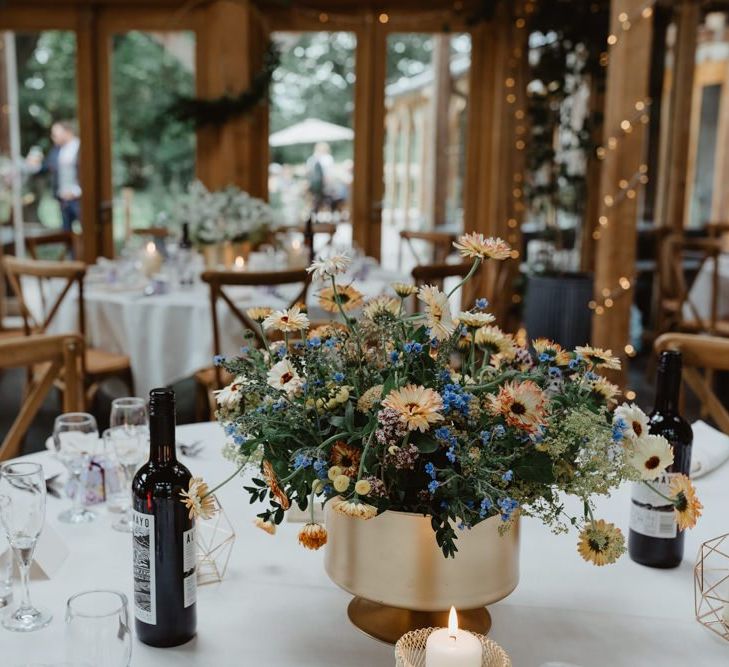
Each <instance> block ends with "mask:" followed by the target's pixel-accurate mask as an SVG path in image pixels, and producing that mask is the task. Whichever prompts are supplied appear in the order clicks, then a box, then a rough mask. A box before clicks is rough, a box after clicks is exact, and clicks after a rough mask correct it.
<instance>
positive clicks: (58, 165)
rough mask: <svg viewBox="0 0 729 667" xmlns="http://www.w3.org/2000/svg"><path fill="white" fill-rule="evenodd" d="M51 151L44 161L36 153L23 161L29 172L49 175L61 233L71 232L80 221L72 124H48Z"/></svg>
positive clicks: (75, 139) (76, 142) (77, 145)
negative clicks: (57, 205)
mask: <svg viewBox="0 0 729 667" xmlns="http://www.w3.org/2000/svg"><path fill="white" fill-rule="evenodd" d="M51 141H53V148H52V149H51V150H50V151H49V152H48V154H47V155H46V157H45V159H42V156H41V154H40V152H39V151H32V152H31V153H30V154H29V155H28V158H27V162H28V166H29V167H30V170H31V172H32V173H35V174H49V175H50V178H51V188H52V191H53V196H54V197H55V198H56V200H57V201H58V204H59V206H60V207H61V220H62V221H63V229H64V231H67V232H70V231H73V223H74V222H75V221H76V220H79V221H80V220H81V186H80V185H79V179H78V154H79V148H80V145H81V142H80V141H79V138H78V137H77V136H76V128H75V126H74V123H73V122H72V121H66V120H58V121H56V122H55V123H53V125H51Z"/></svg>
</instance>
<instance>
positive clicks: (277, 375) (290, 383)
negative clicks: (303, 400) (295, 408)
mask: <svg viewBox="0 0 729 667" xmlns="http://www.w3.org/2000/svg"><path fill="white" fill-rule="evenodd" d="M266 378H267V379H266V382H267V383H268V386H269V387H273V388H274V389H278V390H280V391H285V392H286V393H287V394H288V395H289V396H291V395H293V394H296V393H297V392H298V391H299V390H300V389H301V387H302V385H303V383H304V381H303V380H302V379H301V377H300V376H299V374H298V373H297V372H296V369H295V368H294V367H293V366H292V365H291V362H290V361H289V360H288V359H281V361H279V362H278V363H277V364H274V365H273V366H271V370H269V371H268V375H267V376H266Z"/></svg>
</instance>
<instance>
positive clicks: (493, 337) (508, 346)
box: [475, 326, 516, 359]
mask: <svg viewBox="0 0 729 667" xmlns="http://www.w3.org/2000/svg"><path fill="white" fill-rule="evenodd" d="M475 341H476V345H478V347H480V348H481V349H482V350H486V351H488V352H490V353H491V354H500V355H503V356H504V357H505V358H506V359H513V358H514V355H515V354H516V347H514V341H512V340H511V338H510V337H509V336H508V335H507V334H505V333H504V332H503V331H502V330H501V329H499V327H494V326H485V327H481V328H480V329H478V330H477V331H476V336H475Z"/></svg>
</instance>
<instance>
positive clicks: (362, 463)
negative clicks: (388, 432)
mask: <svg viewBox="0 0 729 667" xmlns="http://www.w3.org/2000/svg"><path fill="white" fill-rule="evenodd" d="M374 437H375V431H374V430H373V431H372V432H371V433H370V437H369V438H367V444H366V445H365V448H364V450H363V451H362V458H361V459H360V460H359V470H358V471H357V480H360V479H362V473H363V472H364V467H365V459H366V458H367V454H368V453H369V451H370V445H371V444H372V438H374Z"/></svg>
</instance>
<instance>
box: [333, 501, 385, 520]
mask: <svg viewBox="0 0 729 667" xmlns="http://www.w3.org/2000/svg"><path fill="white" fill-rule="evenodd" d="M332 509H333V510H334V511H335V512H339V513H340V514H344V515H345V516H351V517H352V518H354V519H363V520H365V521H366V520H367V519H372V518H373V517H376V516H377V508H376V507H373V506H372V505H368V504H367V503H363V502H360V501H358V500H340V501H339V502H335V503H334V504H333V505H332Z"/></svg>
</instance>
